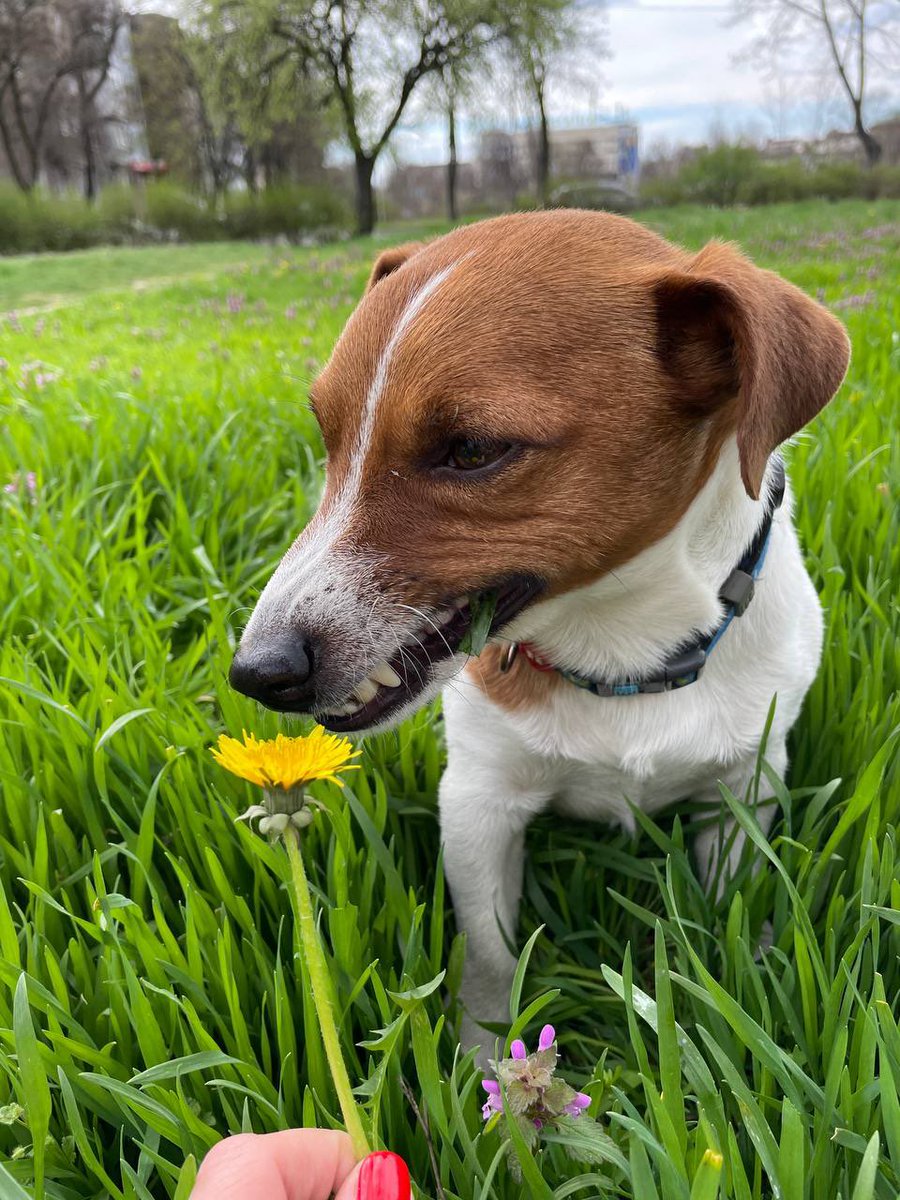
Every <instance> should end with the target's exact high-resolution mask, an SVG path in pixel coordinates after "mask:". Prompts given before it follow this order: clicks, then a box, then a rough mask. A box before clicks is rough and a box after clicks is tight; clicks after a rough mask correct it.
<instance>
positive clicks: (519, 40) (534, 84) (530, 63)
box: [501, 0, 604, 206]
mask: <svg viewBox="0 0 900 1200" xmlns="http://www.w3.org/2000/svg"><path fill="white" fill-rule="evenodd" d="M588 21H589V17H587V16H586V14H585V11H584V10H583V9H582V8H580V7H579V6H578V5H577V4H576V2H575V0H506V3H505V4H504V8H503V15H502V17H501V22H502V29H503V36H504V40H505V42H506V44H507V46H508V48H509V51H510V53H511V55H512V58H513V62H514V65H515V67H516V68H517V70H518V71H519V72H520V73H521V76H522V78H523V81H524V83H525V88H526V91H527V93H528V95H529V97H530V100H531V102H532V103H533V104H534V108H535V115H536V117H537V147H536V152H535V182H536V191H537V199H538V203H539V204H540V205H542V206H546V204H547V202H548V200H549V190H550V167H551V162H550V122H549V118H548V115H547V87H548V83H549V80H550V77H551V76H552V75H553V74H554V73H555V72H556V71H557V70H558V69H559V68H560V67H561V65H562V64H563V62H564V61H566V60H571V59H572V57H573V55H575V54H581V55H583V54H585V52H587V53H588V55H589V57H590V58H591V60H592V62H591V65H592V67H593V66H594V63H595V61H596V58H597V57H599V56H600V55H602V54H603V53H604V48H603V46H602V45H601V44H600V43H599V42H598V40H597V35H596V31H595V30H594V29H592V28H591V26H590V25H589V24H588Z"/></svg>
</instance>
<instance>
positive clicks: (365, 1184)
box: [356, 1150, 411, 1200]
mask: <svg viewBox="0 0 900 1200" xmlns="http://www.w3.org/2000/svg"><path fill="white" fill-rule="evenodd" d="M410 1195H411V1191H410V1184H409V1171H408V1170H407V1167H406V1163H405V1162H404V1161H403V1159H402V1158H400V1157H399V1155H397V1154H391V1152H390V1150H379V1151H378V1152H377V1153H375V1154H370V1155H369V1157H368V1158H366V1159H363V1165H362V1170H361V1171H360V1173H359V1181H358V1182H357V1185H356V1200H410Z"/></svg>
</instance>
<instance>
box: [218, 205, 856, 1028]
mask: <svg viewBox="0 0 900 1200" xmlns="http://www.w3.org/2000/svg"><path fill="white" fill-rule="evenodd" d="M848 357H849V346H848V341H847V337H846V334H845V333H844V330H843V328H842V326H841V325H840V324H839V323H838V322H837V321H836V320H835V319H834V318H833V317H832V316H830V315H829V313H828V312H826V311H825V309H823V308H822V307H820V306H819V305H818V304H816V303H814V302H813V301H812V300H810V299H809V298H808V297H807V296H805V295H804V294H803V293H802V292H800V291H798V290H797V289H796V288H795V287H793V286H791V285H790V284H788V283H786V282H784V281H783V280H782V279H780V278H778V277H777V276H776V275H773V274H770V273H769V272H767V271H763V270H759V269H758V268H756V267H755V266H753V265H752V264H751V263H750V262H748V261H747V259H745V258H744V257H742V255H741V254H740V253H739V252H738V251H737V250H736V249H734V247H732V246H730V245H725V244H721V243H715V242H714V243H711V244H710V245H708V246H706V247H705V249H703V250H701V251H700V252H699V253H698V254H689V253H686V252H685V251H684V250H681V249H679V248H677V247H675V246H672V245H670V244H669V243H667V242H665V241H663V240H662V239H661V238H659V237H657V236H656V235H655V234H653V233H651V232H649V231H648V230H646V229H644V228H642V227H641V226H639V225H637V224H635V223H634V222H632V221H628V220H625V219H622V218H619V217H614V216H608V215H604V214H599V213H587V212H574V211H560V212H548V213H535V214H525V215H517V216H509V217H500V218H497V219H495V220H491V221H485V222H482V223H480V224H477V225H469V226H466V227H465V228H461V229H457V230H455V231H454V232H453V233H450V234H448V235H447V236H446V237H442V238H439V239H438V240H436V241H434V242H431V243H429V244H427V245H408V246H401V247H399V248H397V249H395V250H389V251H387V252H385V253H384V254H382V255H381V257H380V258H379V259H378V261H377V263H376V265H375V268H374V271H373V273H372V277H371V279H370V282H369V286H368V289H367V291H366V294H365V296H364V297H363V299H362V302H361V303H360V305H359V307H358V308H357V309H356V311H355V312H354V314H353V316H352V317H351V318H350V320H349V321H348V323H347V326H346V328H345V330H344V332H343V334H342V335H341V338H340V340H339V341H338V343H337V346H336V347H335V349H334V353H333V355H332V357H331V360H330V361H329V363H328V365H327V366H326V367H325V369H324V371H323V372H322V374H321V375H320V377H319V378H318V379H317V380H316V382H315V384H314V385H313V388H312V405H313V408H314V411H315V414H316V416H317V418H318V420H319V423H320V425H321V427H322V434H323V437H324V440H325V445H326V448H327V451H328V469H327V479H326V488H325V493H324V497H323V499H322V503H321V505H320V507H319V510H318V512H317V513H316V515H315V517H314V518H313V520H312V521H311V522H310V524H309V525H308V527H307V528H306V529H305V530H304V531H303V532H302V533H301V534H300V536H299V537H298V539H297V541H296V542H295V543H294V545H293V546H292V547H291V548H290V549H289V550H288V552H287V553H286V554H285V556H284V559H283V560H282V562H281V564H280V565H279V567H278V569H277V570H276V571H275V573H274V575H273V576H272V578H271V580H270V581H269V583H268V585H267V586H266V588H265V589H264V591H263V593H262V595H261V596H260V598H259V600H258V602H257V604H256V608H255V610H254V612H253V614H252V616H251V618H250V621H249V623H248V625H247V628H246V631H245V633H244V635H243V638H242V640H241V643H240V647H239V649H238V652H237V655H236V657H235V660H234V665H233V668H232V676H231V678H232V682H233V684H234V685H235V686H236V687H237V688H238V689H240V690H241V691H242V692H245V693H246V694H247V695H249V696H253V697H255V698H256V699H258V700H260V701H261V702H262V703H264V704H266V705H268V706H269V707H270V708H275V709H278V710H280V711H284V712H297V713H313V714H315V716H316V717H317V718H318V720H319V721H321V722H322V724H323V725H325V726H327V727H328V728H330V729H333V730H336V731H342V732H343V731H362V730H373V729H382V728H385V727H386V726H388V725H390V724H392V723H394V722H396V721H399V720H401V719H402V718H403V717H405V716H407V715H409V714H410V713H412V712H413V711H414V710H415V709H417V708H418V707H420V706H421V705H423V704H425V703H427V702H428V701H429V700H431V699H432V698H433V697H435V696H436V695H437V694H438V692H439V691H441V690H442V689H443V690H444V712H445V716H446V730H447V746H448V754H449V759H448V765H447V770H446V773H445V775H444V777H443V780H442V782H441V789H440V808H441V825H442V835H443V840H444V847H445V863H446V869H447V875H448V878H449V881H450V886H451V890H452V894H453V901H454V906H455V910H456V916H457V920H458V923H459V925H460V927H461V928H462V929H465V930H466V931H467V933H468V963H467V971H466V985H465V993H464V999H465V1001H466V1005H467V1008H468V1011H469V1013H470V1014H471V1017H472V1018H475V1019H478V1018H481V1019H491V1020H495V1019H500V1018H501V1017H502V1014H503V1012H504V1011H505V1008H506V1003H507V994H508V989H509V985H510V982H511V977H512V970H513V959H512V956H511V955H510V952H509V950H508V948H507V944H506V939H505V938H504V932H503V931H506V933H507V935H508V936H509V935H511V934H512V931H513V930H514V927H515V922H516V912H517V907H518V903H519V895H520V890H521V879H522V860H523V843H524V832H525V828H526V826H527V825H528V823H529V821H530V820H531V819H532V818H533V817H534V816H536V815H537V814H538V813H540V812H543V811H544V810H547V809H549V808H553V809H555V810H556V811H560V812H563V813H567V814H573V815H576V816H579V817H586V818H591V819H600V820H613V821H619V822H622V823H625V824H628V823H629V821H630V808H629V802H630V803H631V804H634V805H637V806H639V807H641V808H643V809H644V810H646V811H648V812H652V811H654V810H656V809H658V808H660V807H661V806H664V805H666V804H669V803H670V802H672V801H674V800H676V799H678V798H681V797H686V796H694V797H697V798H700V799H707V800H710V801H715V800H717V799H718V798H719V791H718V783H719V781H720V780H721V781H723V782H724V783H726V784H727V785H728V786H729V787H730V788H731V789H732V790H733V791H734V792H735V793H736V794H737V795H739V796H740V795H742V794H744V792H745V790H746V788H747V786H748V783H749V781H750V780H751V778H752V775H753V771H754V764H755V759H756V755H757V751H758V748H759V745H760V738H761V734H762V731H763V727H764V724H765V721H766V716H767V712H768V710H769V706H770V703H771V700H772V697H773V695H774V694H775V693H777V697H778V702H777V708H776V713H775V719H774V724H773V726H772V729H771V732H770V734H769V740H768V745H767V757H768V760H769V762H770V763H771V764H772V765H773V766H774V768H775V769H776V770H777V771H779V772H783V771H784V769H785V767H786V751H785V738H786V736H787V733H788V731H789V729H790V727H791V725H792V723H793V722H794V720H795V719H796V717H797V713H798V711H799V709H800V705H801V703H802V700H803V697H804V694H805V693H806V690H807V689H808V687H809V685H810V683H811V681H812V679H813V677H814V675H815V673H816V669H817V665H818V661H819V656H820V652H821V643H822V622H821V613H820V609H819V604H818V600H817V597H816V593H815V590H814V589H813V586H812V583H811V582H810V579H809V577H808V575H807V573H806V571H805V569H804V565H803V560H802V557H801V553H800V549H799V546H798V543H797V538H796V535H795V532H794V529H793V526H792V524H791V519H790V503H789V502H788V503H785V504H784V505H783V506H782V507H780V508H779V509H778V510H777V511H776V512H774V514H773V513H772V502H771V499H770V490H771V481H772V478H773V476H774V475H775V474H778V473H780V463H779V462H778V459H777V456H776V455H774V451H775V450H776V449H777V447H778V446H779V445H780V443H781V442H783V441H784V440H785V439H786V438H788V437H790V436H791V435H792V434H794V433H796V432H797V430H799V429H800V428H801V427H802V426H803V425H805V424H806V422H807V421H809V420H810V419H811V418H812V417H813V416H815V414H816V413H817V412H818V411H819V410H820V409H821V408H822V407H823V406H824V405H825V404H827V402H828V401H829V400H830V399H831V397H832V396H833V395H834V393H835V391H836V390H837V388H838V386H839V385H840V383H841V380H842V378H843V375H844V372H845V370H846V367H847V362H848ZM788 501H789V493H788ZM769 519H771V533H770V535H769V539H768V544H767V551H768V554H767V558H766V560H765V568H764V570H763V572H762V573H761V575H760V579H759V583H758V586H757V589H756V596H755V599H754V600H753V603H752V604H750V605H749V607H748V608H747V610H746V612H745V613H744V614H743V615H742V616H741V618H740V619H739V620H735V621H733V622H732V623H731V624H730V626H729V627H728V629H727V631H725V633H724V635H723V636H722V637H721V640H720V641H719V642H718V644H717V645H716V647H715V650H714V652H712V653H710V655H709V661H708V664H707V665H706V666H705V669H704V670H703V672H702V674H701V675H700V677H699V678H698V679H697V680H696V682H695V683H692V684H691V686H685V687H678V688H677V689H676V690H671V691H669V690H664V691H656V692H655V693H651V694H639V695H615V696H598V695H595V694H592V693H591V692H590V691H588V690H586V689H585V688H584V687H577V686H573V684H572V683H571V682H570V681H569V680H568V679H566V678H564V677H563V676H562V675H560V674H559V673H557V672H553V671H547V670H537V669H535V667H536V666H540V665H546V664H551V665H552V666H554V667H559V668H562V669H564V670H568V671H570V672H577V673H578V674H579V675H580V676H582V677H584V678H586V679H598V680H604V679H605V680H609V679H613V680H614V679H617V678H618V679H622V678H624V679H630V680H635V679H636V680H641V679H642V678H646V677H647V676H649V675H652V674H653V672H654V671H658V670H659V668H660V665H661V664H662V663H663V662H664V661H665V660H666V659H667V657H668V656H670V655H671V654H672V652H673V651H675V650H676V649H677V648H678V647H679V646H682V645H684V644H685V643H687V642H690V641H691V639H692V638H693V639H696V638H697V637H698V636H701V637H702V636H703V635H709V634H710V632H711V631H713V630H715V629H717V627H718V626H719V625H720V623H721V622H722V619H723V612H724V609H723V599H722V597H721V596H720V591H721V588H722V584H723V581H725V580H727V579H728V578H729V576H730V575H731V573H732V572H733V571H734V569H735V565H736V564H738V563H740V561H741V559H742V556H744V555H745V553H746V552H747V550H748V547H750V546H751V545H752V544H753V543H754V539H755V538H757V534H758V531H759V529H760V527H761V526H762V525H763V524H764V523H767V522H768V520H769ZM757 540H758V539H757ZM485 590H490V591H492V592H493V593H494V594H495V595H497V597H498V603H497V609H496V615H495V619H494V625H493V638H492V642H491V644H489V645H488V647H487V648H486V650H485V651H484V653H483V654H482V655H481V657H480V658H479V659H477V660H468V659H467V658H466V656H464V655H461V654H460V653H458V650H459V646H460V643H461V641H462V640H463V638H464V635H465V634H466V631H467V629H468V626H469V620H470V607H469V600H470V598H472V597H474V596H477V595H479V594H481V593H483V592H484V591H485ZM707 640H708V637H707ZM509 642H522V643H526V644H527V646H528V653H527V656H526V655H520V656H519V658H518V659H517V660H515V661H514V662H513V663H512V665H511V666H510V664H509V657H510V656H508V655H507V656H506V657H505V658H504V645H505V644H506V643H509ZM504 667H508V669H507V670H506V671H504V670H503V668H504ZM763 786H764V787H765V785H763ZM771 794H772V793H771V791H768V792H765V791H764V792H763V795H765V796H771ZM716 836H717V834H716V833H711V832H709V831H706V832H704V833H702V834H701V835H700V837H699V840H700V842H701V845H700V846H699V856H700V860H701V863H702V864H703V865H704V866H705V867H707V868H708V866H709V863H710V861H711V855H712V854H713V853H714V847H713V840H714V838H715V837H716ZM732 853H734V851H733V852H732ZM475 1032H476V1030H475V1027H473V1026H470V1028H469V1029H468V1030H467V1034H466V1036H467V1040H469V1041H471V1040H475V1039H474V1034H475Z"/></svg>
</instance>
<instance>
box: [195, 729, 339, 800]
mask: <svg viewBox="0 0 900 1200" xmlns="http://www.w3.org/2000/svg"><path fill="white" fill-rule="evenodd" d="M243 739H244V740H243V741H242V742H240V741H238V739H237V738H233V737H228V735H227V734H224V733H223V734H222V735H221V737H220V738H219V744H218V746H216V747H213V748H212V756H213V758H214V759H215V760H216V762H217V763H218V764H219V765H220V766H222V767H224V768H225V770H226V771H230V772H231V773H232V775H238V776H240V778H241V779H249V781H250V782H251V783H256V784H258V785H259V786H260V787H264V788H272V787H278V788H284V789H285V790H286V791H287V790H289V789H290V788H296V787H302V786H303V785H304V784H306V783H312V782H313V780H317V779H324V780H327V781H328V782H329V783H336V784H337V785H338V787H343V786H344V781H343V780H342V779H340V778H339V772H340V771H353V770H357V769H358V767H359V763H352V762H350V759H351V758H357V757H358V756H359V754H360V751H359V750H354V749H353V743H352V742H351V741H350V739H349V738H344V737H338V736H337V735H336V734H333V733H328V732H327V731H326V730H324V729H323V728H322V726H321V725H317V726H316V727H315V729H313V731H312V733H310V734H309V735H308V737H285V736H284V734H283V733H279V734H278V736H277V737H275V738H268V739H263V740H260V739H259V738H257V737H256V736H255V735H254V734H252V733H247V731H246V730H244V731H243Z"/></svg>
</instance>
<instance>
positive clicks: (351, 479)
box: [244, 255, 468, 639]
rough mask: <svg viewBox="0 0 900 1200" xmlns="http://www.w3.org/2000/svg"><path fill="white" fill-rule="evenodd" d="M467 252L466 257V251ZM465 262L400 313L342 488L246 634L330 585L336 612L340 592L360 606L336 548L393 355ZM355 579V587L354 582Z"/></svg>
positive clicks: (353, 576) (291, 554)
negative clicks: (307, 583) (309, 583)
mask: <svg viewBox="0 0 900 1200" xmlns="http://www.w3.org/2000/svg"><path fill="white" fill-rule="evenodd" d="M464 257H468V255H465V256H464ZM461 261H462V259H459V260H457V262H454V263H451V264H450V265H449V266H447V267H444V269H443V270H442V271H438V273H437V274H436V275H433V276H432V277H431V279H429V280H428V281H427V282H426V283H424V284H423V285H422V286H421V287H420V288H419V289H418V291H416V292H414V293H413V295H412V296H411V297H410V299H409V300H408V302H407V304H406V307H405V308H404V309H403V311H402V312H401V314H400V318H399V320H398V321H397V324H396V325H395V326H394V330H393V333H392V334H391V336H390V337H389V338H388V340H387V343H386V345H385V347H384V349H383V350H382V352H381V354H380V355H379V358H378V362H377V363H376V365H375V373H374V375H373V376H372V382H371V383H370V384H369V388H368V391H367V392H366V399H365V405H364V406H363V412H362V417H361V420H360V424H359V432H358V433H357V437H356V444H355V446H354V449H353V453H352V455H351V458H350V467H349V469H348V471H347V475H346V477H345V478H344V481H343V484H342V486H341V489H340V492H339V493H338V495H337V496H336V497H335V499H334V501H333V502H332V504H331V505H330V507H329V509H328V511H327V513H326V514H325V516H324V518H322V519H321V520H319V521H318V522H316V528H315V531H314V532H313V530H310V531H309V533H310V534H311V535H312V536H307V537H305V538H304V544H303V547H302V549H301V550H299V552H298V548H297V547H292V549H291V550H289V551H288V553H287V554H286V555H285V557H284V559H282V561H281V563H280V564H279V566H278V568H277V569H276V571H275V573H274V575H273V576H272V577H271V579H270V580H269V582H268V583H267V584H266V586H265V588H264V589H263V591H262V594H261V595H260V597H259V600H257V602H256V608H255V609H254V611H253V613H252V615H251V617H250V621H249V622H248V623H247V628H246V630H245V631H244V638H245V639H246V637H247V635H248V634H250V633H251V630H252V631H253V633H256V632H257V631H258V632H259V633H264V632H265V627H266V625H267V624H269V623H270V622H271V621H273V620H274V621H280V622H283V621H286V620H290V617H291V614H292V611H293V609H294V607H295V604H297V603H300V602H302V601H308V600H310V599H312V597H313V595H316V596H320V595H321V593H323V592H324V590H325V588H326V587H327V586H329V585H332V588H333V591H332V593H331V595H332V597H333V599H332V603H331V606H330V607H331V609H332V611H333V610H334V609H335V608H336V607H339V605H340V600H339V599H338V597H342V598H343V600H344V604H345V606H347V607H353V608H355V607H356V594H358V591H359V586H358V585H359V583H360V582H361V580H360V572H359V566H360V564H359V563H357V564H355V566H356V568H357V569H356V570H353V568H352V566H351V564H349V563H346V562H340V561H338V560H337V558H336V556H335V555H334V548H335V545H336V544H337V542H338V541H339V540H340V538H341V535H342V534H343V533H344V531H345V530H346V528H347V525H348V524H349V521H350V518H351V516H352V514H353V510H354V507H355V505H356V502H357V500H358V497H359V489H360V484H361V482H362V475H363V466H364V464H365V460H366V456H367V454H368V451H369V447H370V445H371V442H372V431H373V430H374V428H375V416H376V413H377V411H378V403H379V400H380V399H381V397H382V395H383V393H384V390H385V385H386V384H387V378H388V373H389V371H390V366H391V360H392V359H393V357H394V354H395V352H396V350H397V347H398V346H399V344H400V342H401V340H402V339H403V335H404V334H405V333H406V331H407V330H408V329H409V327H410V325H411V324H412V323H413V321H414V320H415V318H416V317H417V316H418V314H419V313H420V312H421V311H422V309H423V308H424V306H425V305H426V304H427V302H428V300H429V298H430V297H431V296H433V295H434V293H435V292H436V291H437V289H438V288H439V287H440V286H441V284H442V283H443V282H444V280H445V279H446V278H447V277H448V276H449V275H450V274H451V272H452V271H454V270H455V269H456V267H457V266H458V265H459V263H460V262H461ZM313 571H315V572H316V585H315V587H314V588H313V589H311V588H308V587H307V588H305V589H303V588H302V584H303V583H304V582H305V581H306V580H309V579H310V576H311V573H312V572H313ZM352 584H356V585H357V586H356V587H353V586H352ZM351 596H352V597H353V599H351ZM260 627H261V628H260Z"/></svg>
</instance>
